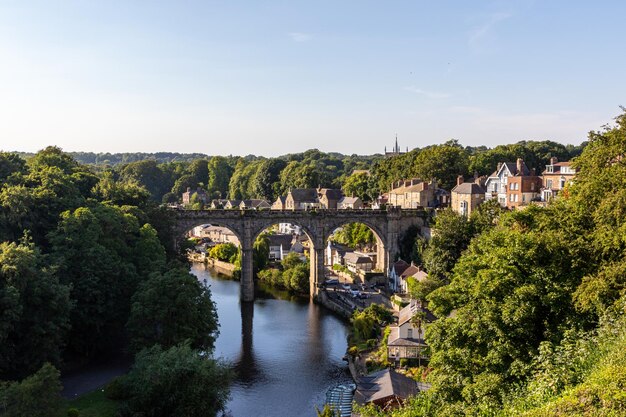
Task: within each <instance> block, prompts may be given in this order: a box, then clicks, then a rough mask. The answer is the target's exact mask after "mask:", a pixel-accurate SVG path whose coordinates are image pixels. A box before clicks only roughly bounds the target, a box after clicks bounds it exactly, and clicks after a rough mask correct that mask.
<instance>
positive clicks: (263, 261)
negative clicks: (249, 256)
mask: <svg viewBox="0 0 626 417" xmlns="http://www.w3.org/2000/svg"><path fill="white" fill-rule="evenodd" d="M252 248H253V249H254V269H255V271H261V270H263V269H265V268H266V267H267V264H268V262H269V256H270V238H269V236H268V235H267V233H261V234H260V235H259V236H257V238H256V239H255V240H254V244H253V245H252Z"/></svg>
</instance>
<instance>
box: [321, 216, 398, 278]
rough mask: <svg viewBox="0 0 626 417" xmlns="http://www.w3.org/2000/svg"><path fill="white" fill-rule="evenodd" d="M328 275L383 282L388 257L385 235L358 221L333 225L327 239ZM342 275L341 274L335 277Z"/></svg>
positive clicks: (368, 224)
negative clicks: (340, 272)
mask: <svg viewBox="0 0 626 417" xmlns="http://www.w3.org/2000/svg"><path fill="white" fill-rule="evenodd" d="M324 255H325V262H324V263H325V268H326V271H327V273H328V274H327V275H329V276H330V275H340V276H343V277H344V278H349V277H352V278H353V279H355V278H356V281H366V280H368V279H371V278H373V277H376V276H380V277H381V278H380V279H379V281H381V282H384V276H385V274H386V272H387V265H388V255H387V245H386V242H385V235H384V234H383V233H382V231H381V230H380V229H378V227H376V226H375V225H373V224H371V223H369V222H367V221H363V220H361V219H359V220H358V221H343V222H338V223H335V224H333V225H332V227H330V228H329V230H328V235H327V236H326V246H325V254H324ZM337 271H342V272H343V274H337Z"/></svg>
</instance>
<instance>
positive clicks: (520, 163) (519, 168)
mask: <svg viewBox="0 0 626 417" xmlns="http://www.w3.org/2000/svg"><path fill="white" fill-rule="evenodd" d="M523 165H524V160H523V159H522V158H517V175H524V173H523V172H522V167H523Z"/></svg>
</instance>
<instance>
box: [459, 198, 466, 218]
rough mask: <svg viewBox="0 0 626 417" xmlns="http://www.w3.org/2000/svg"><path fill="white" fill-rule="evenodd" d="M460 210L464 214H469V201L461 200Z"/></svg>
mask: <svg viewBox="0 0 626 417" xmlns="http://www.w3.org/2000/svg"><path fill="white" fill-rule="evenodd" d="M459 212H460V213H461V214H462V215H464V216H465V215H467V201H461V204H460V207H459Z"/></svg>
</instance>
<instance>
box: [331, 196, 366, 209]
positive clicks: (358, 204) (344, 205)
mask: <svg viewBox="0 0 626 417" xmlns="http://www.w3.org/2000/svg"><path fill="white" fill-rule="evenodd" d="M337 208H338V209H339V210H355V209H362V208H363V201H361V199H360V198H359V197H343V198H341V200H339V201H338V202H337Z"/></svg>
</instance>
